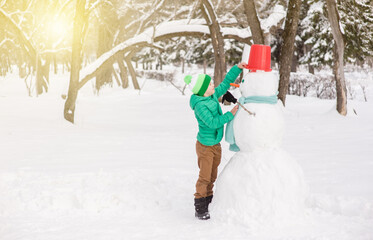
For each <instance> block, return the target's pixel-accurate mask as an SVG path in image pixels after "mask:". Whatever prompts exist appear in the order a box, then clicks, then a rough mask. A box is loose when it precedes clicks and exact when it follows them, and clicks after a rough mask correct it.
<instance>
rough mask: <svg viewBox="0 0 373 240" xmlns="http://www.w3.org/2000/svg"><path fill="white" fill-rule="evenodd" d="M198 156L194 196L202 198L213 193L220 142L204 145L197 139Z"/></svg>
mask: <svg viewBox="0 0 373 240" xmlns="http://www.w3.org/2000/svg"><path fill="white" fill-rule="evenodd" d="M196 152H197V156H198V167H199V177H198V181H197V183H196V193H195V194H194V197H195V198H203V197H207V196H211V195H212V194H213V191H212V189H213V187H214V182H215V180H216V177H217V176H218V166H219V164H220V161H221V146H220V143H218V144H216V145H214V146H205V145H203V144H201V143H200V142H199V141H197V143H196Z"/></svg>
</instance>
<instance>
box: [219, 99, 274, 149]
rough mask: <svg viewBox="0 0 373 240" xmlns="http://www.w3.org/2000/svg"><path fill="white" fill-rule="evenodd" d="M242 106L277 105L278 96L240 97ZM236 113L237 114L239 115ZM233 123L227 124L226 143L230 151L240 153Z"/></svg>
mask: <svg viewBox="0 0 373 240" xmlns="http://www.w3.org/2000/svg"><path fill="white" fill-rule="evenodd" d="M238 101H239V102H240V103H241V104H242V105H243V104H245V103H266V104H276V103H277V95H273V96H249V97H247V98H245V97H240V99H239V100H238ZM240 109H241V107H238V110H237V113H238V111H240ZM237 113H236V114H237ZM248 114H249V113H248ZM233 121H234V118H233V120H232V121H230V122H229V123H228V124H227V127H226V129H225V141H226V142H228V143H229V144H230V146H229V150H231V151H233V152H238V151H240V148H239V147H238V146H237V145H236V140H235V138H234V131H233Z"/></svg>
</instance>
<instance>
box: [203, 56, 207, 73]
mask: <svg viewBox="0 0 373 240" xmlns="http://www.w3.org/2000/svg"><path fill="white" fill-rule="evenodd" d="M206 69H207V60H206V58H205V57H203V73H204V74H206Z"/></svg>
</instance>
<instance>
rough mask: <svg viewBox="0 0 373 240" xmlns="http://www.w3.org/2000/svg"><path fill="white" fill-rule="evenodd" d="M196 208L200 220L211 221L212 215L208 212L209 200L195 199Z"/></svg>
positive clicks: (196, 214)
mask: <svg viewBox="0 0 373 240" xmlns="http://www.w3.org/2000/svg"><path fill="white" fill-rule="evenodd" d="M194 206H195V208H196V213H195V216H196V217H197V218H198V219H200V220H207V219H210V214H209V211H208V202H207V198H195V199H194Z"/></svg>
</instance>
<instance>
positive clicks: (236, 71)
mask: <svg viewBox="0 0 373 240" xmlns="http://www.w3.org/2000/svg"><path fill="white" fill-rule="evenodd" d="M241 72H242V69H241V68H239V67H238V66H237V65H234V66H233V67H232V68H231V69H230V70H229V72H228V73H227V75H225V78H224V81H223V82H222V83H220V84H219V86H218V87H216V88H215V93H214V94H215V96H216V98H219V97H221V96H222V95H223V94H224V93H225V92H226V91H227V90H228V89H229V87H230V85H229V84H230V83H233V82H234V81H235V80H236V78H237V77H238V75H240V73H241Z"/></svg>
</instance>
